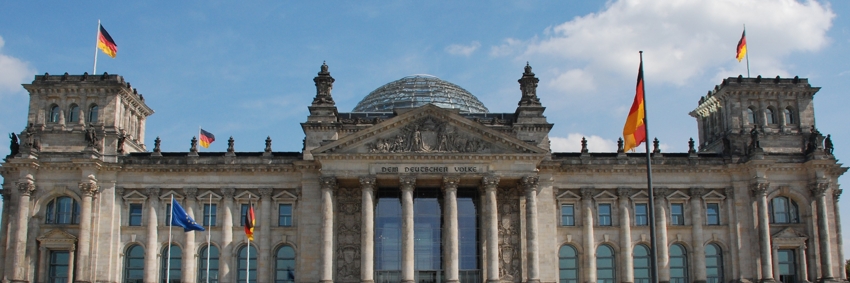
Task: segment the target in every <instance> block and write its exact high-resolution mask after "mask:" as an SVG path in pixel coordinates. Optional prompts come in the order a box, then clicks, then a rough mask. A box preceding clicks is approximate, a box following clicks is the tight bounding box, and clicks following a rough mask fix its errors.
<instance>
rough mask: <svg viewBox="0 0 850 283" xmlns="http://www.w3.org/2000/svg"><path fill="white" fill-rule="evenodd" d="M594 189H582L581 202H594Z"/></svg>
mask: <svg viewBox="0 0 850 283" xmlns="http://www.w3.org/2000/svg"><path fill="white" fill-rule="evenodd" d="M593 191H594V189H593V187H583V188H581V200H592V199H593Z"/></svg>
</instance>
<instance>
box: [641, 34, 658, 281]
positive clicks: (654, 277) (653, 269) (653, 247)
mask: <svg viewBox="0 0 850 283" xmlns="http://www.w3.org/2000/svg"><path fill="white" fill-rule="evenodd" d="M639 53H640V73H641V74H643V51H640V52H639ZM641 79H642V80H643V83H642V84H641V90H640V91H641V93H643V129H644V131H645V132H644V133H645V136H646V139H647V140H646V141H644V142H643V143H644V145H646V187H647V189H648V191H649V242H650V243H651V244H650V248H649V258H651V259H652V260H650V261H649V263H650V282H653V283H657V282H659V280H658V262H657V261H658V258H657V256H656V251H657V250H658V244H657V243H656V241H655V239H656V235H655V191H654V190H653V189H652V157H651V156H650V152H651V151H649V119H648V118H647V115H646V113H647V112H648V111H646V108H647V107H646V106H647V104H648V103H646V79H645V78H644V77H641Z"/></svg>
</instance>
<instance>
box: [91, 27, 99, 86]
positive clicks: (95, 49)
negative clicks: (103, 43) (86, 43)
mask: <svg viewBox="0 0 850 283" xmlns="http://www.w3.org/2000/svg"><path fill="white" fill-rule="evenodd" d="M99 42H100V19H97V38H95V41H94V70H92V72H91V74H92V75H94V74H97V44H98V43H99Z"/></svg>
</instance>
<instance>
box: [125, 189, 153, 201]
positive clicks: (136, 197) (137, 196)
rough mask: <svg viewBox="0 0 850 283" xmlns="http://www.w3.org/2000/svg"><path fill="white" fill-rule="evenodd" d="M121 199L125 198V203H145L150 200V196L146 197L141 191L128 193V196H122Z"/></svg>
mask: <svg viewBox="0 0 850 283" xmlns="http://www.w3.org/2000/svg"><path fill="white" fill-rule="evenodd" d="M121 198H123V199H124V201H140V202H144V201H145V200H147V199H148V196H146V195H144V194H142V193H140V192H139V191H130V192H129V193H127V194H125V195H124V196H122V197H121Z"/></svg>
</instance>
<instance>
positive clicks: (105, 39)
mask: <svg viewBox="0 0 850 283" xmlns="http://www.w3.org/2000/svg"><path fill="white" fill-rule="evenodd" d="M97 48H99V49H100V50H101V51H103V53H106V55H109V57H112V58H115V54H118V45H116V44H115V40H112V37H111V36H109V33H108V32H106V29H104V28H103V25H101V26H100V31H99V32H98V34H97Z"/></svg>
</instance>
